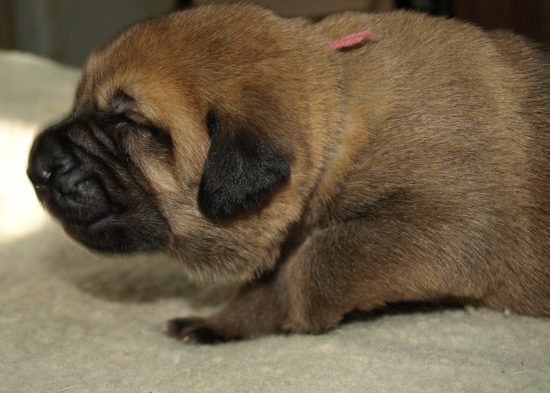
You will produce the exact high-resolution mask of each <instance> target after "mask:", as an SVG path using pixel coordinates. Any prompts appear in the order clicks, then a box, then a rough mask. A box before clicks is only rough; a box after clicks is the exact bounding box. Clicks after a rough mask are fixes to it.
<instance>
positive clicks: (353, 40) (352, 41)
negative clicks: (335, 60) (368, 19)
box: [328, 30, 374, 49]
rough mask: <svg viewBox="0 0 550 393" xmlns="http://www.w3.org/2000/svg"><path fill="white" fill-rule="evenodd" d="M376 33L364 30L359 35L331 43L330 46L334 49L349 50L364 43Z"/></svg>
mask: <svg viewBox="0 0 550 393" xmlns="http://www.w3.org/2000/svg"><path fill="white" fill-rule="evenodd" d="M373 35H374V33H373V32H372V31H370V30H363V31H359V32H357V33H353V34H349V35H346V36H343V37H341V38H338V39H336V40H334V41H331V42H329V44H328V46H330V47H331V48H332V49H342V48H348V47H350V46H353V45H356V44H358V43H360V42H362V41H363V40H364V39H365V38H367V37H371V36H373Z"/></svg>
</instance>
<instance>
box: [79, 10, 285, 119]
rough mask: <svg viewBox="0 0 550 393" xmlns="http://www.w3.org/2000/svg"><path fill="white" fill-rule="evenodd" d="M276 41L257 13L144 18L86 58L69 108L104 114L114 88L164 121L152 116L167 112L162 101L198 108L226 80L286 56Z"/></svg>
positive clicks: (276, 31)
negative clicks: (73, 104) (74, 104)
mask: <svg viewBox="0 0 550 393" xmlns="http://www.w3.org/2000/svg"><path fill="white" fill-rule="evenodd" d="M282 36H283V34H282V32H281V26H280V19H276V17H275V16H274V15H273V14H271V13H270V12H268V11H265V10H262V9H260V8H249V7H243V8H240V7H224V6H211V7H203V8H198V9H196V10H192V11H186V12H181V13H174V14H170V15H166V16H162V17H158V18H155V19H152V20H149V21H145V22H142V23H140V24H137V25H134V26H132V27H131V28H129V29H128V30H126V31H125V32H123V33H122V34H120V35H119V36H118V37H116V38H115V39H114V40H113V41H111V43H109V44H108V45H107V46H106V47H104V48H103V49H101V50H99V51H97V52H95V53H93V54H92V55H91V56H90V58H89V60H88V61H87V63H86V65H85V66H84V70H83V78H82V81H81V84H80V87H79V90H78V93H77V104H78V106H79V107H81V108H82V109H83V110H84V111H89V110H90V107H92V106H94V105H95V106H98V107H100V108H102V109H108V108H109V107H110V104H111V101H112V98H113V97H114V95H115V94H116V93H117V92H119V91H122V92H124V93H125V94H127V95H129V96H131V97H132V98H134V99H135V100H136V103H137V104H138V105H140V104H141V105H143V106H144V107H143V108H141V109H140V110H141V111H142V112H143V113H148V115H149V116H152V117H153V118H156V119H158V120H161V119H166V118H169V116H166V115H167V113H164V115H163V114H162V113H156V112H155V111H163V110H164V111H170V110H171V109H172V108H164V109H163V107H164V106H166V104H167V103H174V102H180V103H181V104H185V105H186V106H193V107H195V108H199V107H206V106H208V104H209V103H206V102H203V101H204V97H209V99H210V100H213V101H217V100H216V95H217V94H218V93H217V91H216V87H215V85H217V84H218V85H219V84H220V83H224V81H225V80H226V79H227V75H232V76H233V77H234V78H235V77H237V76H238V75H240V74H244V73H246V68H247V67H251V65H253V64H255V63H257V62H261V61H262V60H263V59H266V58H274V57H280V56H282V55H283V54H284V53H285V52H286V53H288V51H291V50H292V49H293V48H291V46H292V45H290V44H289V42H290V41H291V40H284V39H281V38H282ZM219 100H223V97H219ZM146 104H147V107H146ZM152 120H154V119H152Z"/></svg>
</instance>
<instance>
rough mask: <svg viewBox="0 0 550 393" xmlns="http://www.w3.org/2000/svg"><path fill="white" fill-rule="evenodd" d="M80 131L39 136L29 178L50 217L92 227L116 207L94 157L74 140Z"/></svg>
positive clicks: (61, 129)
mask: <svg viewBox="0 0 550 393" xmlns="http://www.w3.org/2000/svg"><path fill="white" fill-rule="evenodd" d="M78 127H79V126H78V125H74V124H72V123H67V124H61V125H59V126H55V127H52V128H51V129H48V130H46V131H44V132H43V133H42V134H41V135H39V136H38V137H37V138H36V140H35V142H34V144H33V147H32V148H31V152H30V155H29V164H28V167H27V176H28V177H29V179H30V181H31V182H32V184H33V186H34V189H35V191H36V195H37V197H38V199H39V200H40V202H42V204H43V205H44V206H45V207H46V208H47V209H48V210H49V211H50V213H52V214H53V215H54V216H56V217H57V218H59V219H60V220H61V221H63V222H70V223H73V224H81V225H88V224H90V223H92V222H95V221H97V220H98V219H100V218H101V217H104V216H106V215H108V214H110V213H111V212H112V211H114V210H115V208H116V206H113V205H112V204H111V203H110V201H109V198H108V196H107V194H106V191H105V188H104V185H103V181H102V180H101V176H100V173H99V172H100V171H99V170H98V166H97V162H95V161H94V156H93V155H92V154H90V153H87V152H86V148H85V147H83V146H81V145H79V144H77V143H75V142H74V141H73V140H72V139H71V136H70V132H71V130H73V131H75V132H76V131H78V130H80V131H82V128H78ZM79 143H80V144H83V143H85V142H84V140H80V142H79Z"/></svg>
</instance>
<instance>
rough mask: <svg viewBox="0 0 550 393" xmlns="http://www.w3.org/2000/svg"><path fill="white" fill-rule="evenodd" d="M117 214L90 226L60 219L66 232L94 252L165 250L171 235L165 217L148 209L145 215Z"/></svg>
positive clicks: (119, 252)
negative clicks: (145, 218) (143, 217)
mask: <svg viewBox="0 0 550 393" xmlns="http://www.w3.org/2000/svg"><path fill="white" fill-rule="evenodd" d="M144 216H145V217H147V220H146V222H145V220H143V219H141V215H140V214H122V215H119V214H117V213H115V214H111V215H108V216H106V217H102V218H101V219H99V220H97V221H95V222H93V223H92V224H89V225H79V224H76V223H68V222H63V221H61V223H62V225H63V228H64V230H65V232H67V234H69V235H70V236H71V237H72V238H74V239H75V240H77V241H78V242H79V243H81V244H82V245H84V246H85V247H86V248H88V249H89V250H91V251H94V252H99V253H104V254H126V253H134V252H142V251H153V250H162V249H164V248H165V247H166V245H167V243H168V238H169V235H168V234H169V227H168V224H167V223H166V221H165V220H164V218H163V217H162V216H161V215H160V214H158V213H156V212H154V211H149V212H147V213H145V214H144Z"/></svg>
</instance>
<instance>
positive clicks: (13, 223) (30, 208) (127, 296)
mask: <svg viewBox="0 0 550 393" xmlns="http://www.w3.org/2000/svg"><path fill="white" fill-rule="evenodd" d="M78 75H79V72H78V71H77V70H73V69H67V68H63V67H60V66H56V65H54V64H52V63H49V62H46V61H44V60H41V59H37V58H33V57H30V56H28V55H22V54H18V53H7V52H3V53H2V52H0V87H1V88H0V149H1V150H2V151H1V152H0V176H1V178H2V182H0V381H1V383H0V392H10V393H13V392H33V393H34V392H69V393H72V392H75V393H76V392H90V393H100V392H124V393H125V392H132V393H136V392H137V393H140V392H143V393H149V392H153V393H157V392H392V393H393V392H498V393H501V392H547V391H548V387H549V386H550V320H548V319H544V318H532V317H526V316H519V315H513V314H512V315H504V314H503V313H500V312H496V311H492V310H489V309H485V308H480V309H473V308H468V309H443V310H441V309H439V310H434V311H430V312H425V311H424V312H422V311H416V312H410V311H412V310H409V312H393V313H385V314H380V315H377V316H376V317H368V318H367V317H364V318H360V319H355V320H353V321H351V322H349V323H346V324H344V325H343V326H342V327H340V328H338V329H336V330H334V331H332V332H330V333H329V334H326V335H323V336H298V335H294V336H272V337H266V338H261V339H256V340H252V341H247V342H236V343H229V344H223V345H214V346H191V345H185V344H183V343H181V342H178V341H177V340H174V339H171V338H168V337H165V336H164V335H163V334H162V333H161V326H162V323H163V321H164V320H167V319H169V318H172V317H176V316H183V315H191V314H199V315H207V314H209V313H211V312H212V311H214V310H215V309H216V308H217V307H219V305H220V304H221V302H222V301H223V300H224V299H226V298H227V296H228V294H229V293H230V290H229V289H227V288H209V287H199V286H197V285H195V284H192V283H190V282H189V281H188V280H187V279H186V277H185V275H184V272H183V271H182V269H181V267H180V266H179V265H178V263H177V261H173V260H168V259H166V258H164V257H162V256H159V255H142V256H139V257H133V258H111V259H106V258H102V257H98V256H95V255H91V254H90V253H88V252H86V251H83V250H82V249H81V248H79V247H78V246H76V245H74V244H73V243H72V242H71V241H70V240H68V239H67V238H66V237H65V235H64V234H63V233H62V231H61V229H60V228H59V227H58V226H57V225H56V224H55V223H53V222H51V221H50V220H49V219H48V218H47V217H46V216H45V215H44V213H43V212H42V211H41V209H40V207H39V206H38V203H37V202H36V201H35V197H34V194H33V190H32V187H31V186H30V184H29V182H28V181H27V180H26V178H25V173H24V171H25V166H26V160H27V157H26V155H27V152H28V149H29V146H30V143H31V140H32V136H33V134H34V133H35V132H36V131H37V130H38V129H39V128H40V127H42V126H44V125H45V124H47V123H50V122H52V121H54V120H55V119H56V118H59V116H61V115H63V114H64V113H66V112H67V111H68V110H69V108H70V104H71V101H72V96H73V91H74V87H75V85H76V82H77V80H78Z"/></svg>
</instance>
